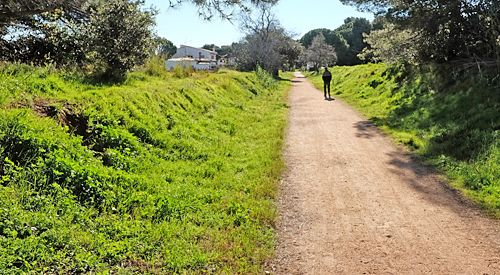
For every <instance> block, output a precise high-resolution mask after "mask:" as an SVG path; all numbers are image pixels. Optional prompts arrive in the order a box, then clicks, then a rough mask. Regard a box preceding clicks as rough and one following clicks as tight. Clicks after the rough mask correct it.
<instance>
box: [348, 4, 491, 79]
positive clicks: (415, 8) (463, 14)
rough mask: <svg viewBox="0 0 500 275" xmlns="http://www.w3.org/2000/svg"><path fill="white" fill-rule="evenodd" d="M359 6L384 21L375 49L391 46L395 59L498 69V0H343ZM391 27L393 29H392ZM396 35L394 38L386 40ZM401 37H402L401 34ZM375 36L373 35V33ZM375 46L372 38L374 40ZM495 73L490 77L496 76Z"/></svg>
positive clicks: (383, 49)
mask: <svg viewBox="0 0 500 275" xmlns="http://www.w3.org/2000/svg"><path fill="white" fill-rule="evenodd" d="M342 2H343V3H345V4H350V5H354V6H356V7H357V8H358V9H362V10H365V11H371V12H373V13H374V14H376V15H378V16H379V17H381V18H382V21H385V27H386V28H389V29H391V30H392V31H391V32H385V33H383V34H381V33H378V34H376V36H377V37H380V36H382V37H385V38H384V41H385V43H383V41H379V42H378V45H376V46H375V47H374V53H375V55H377V54H379V52H382V53H383V52H384V51H385V50H387V49H389V51H391V50H392V49H391V48H392V47H396V48H403V49H409V50H408V51H405V50H402V49H397V50H396V51H395V52H397V53H399V54H400V55H399V56H398V59H399V60H401V61H413V60H415V61H416V63H414V64H421V63H422V62H428V61H433V62H438V63H447V62H450V61H455V62H456V61H461V62H478V61H481V63H483V66H488V67H490V70H491V68H494V69H495V70H494V76H496V75H497V74H498V73H499V72H500V66H499V64H500V63H499V57H500V55H499V53H500V51H499V44H498V36H499V34H500V33H499V29H498V25H499V24H498V23H499V22H500V16H499V13H498V11H499V9H500V3H499V2H498V1H487V0H477V1H466V0H453V1H451V0H431V1H428V0H390V1H389V0H386V1H379V0H376V1H374V0H342ZM391 33H392V35H391ZM390 37H394V38H395V39H396V40H397V43H390V42H391V39H390ZM402 37H404V38H403V39H401V38H402ZM374 38H375V37H374ZM372 46H373V44H372ZM494 76H493V77H494Z"/></svg>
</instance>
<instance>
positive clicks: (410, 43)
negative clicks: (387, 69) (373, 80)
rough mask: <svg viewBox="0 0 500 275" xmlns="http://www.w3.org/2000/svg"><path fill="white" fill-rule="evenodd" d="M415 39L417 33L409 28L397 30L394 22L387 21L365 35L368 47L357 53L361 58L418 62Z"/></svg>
mask: <svg viewBox="0 0 500 275" xmlns="http://www.w3.org/2000/svg"><path fill="white" fill-rule="evenodd" d="M415 40H418V34H416V33H414V32H412V31H411V30H407V29H406V30H399V29H397V28H396V27H395V26H394V24H390V23H387V24H386V25H385V28H383V29H381V30H373V31H371V33H370V34H369V35H365V41H366V43H368V44H369V45H370V48H365V49H364V50H363V52H362V53H361V54H360V55H359V58H360V59H362V60H367V61H373V62H379V61H383V62H385V63H393V62H398V61H399V62H410V63H413V64H416V63H418V61H419V60H418V59H417V58H418V48H417V46H416V45H417V44H416V43H415Z"/></svg>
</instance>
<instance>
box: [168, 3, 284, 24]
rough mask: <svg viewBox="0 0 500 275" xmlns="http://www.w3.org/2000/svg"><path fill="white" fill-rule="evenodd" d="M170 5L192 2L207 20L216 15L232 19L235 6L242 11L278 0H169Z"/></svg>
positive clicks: (174, 6)
mask: <svg viewBox="0 0 500 275" xmlns="http://www.w3.org/2000/svg"><path fill="white" fill-rule="evenodd" d="M168 1H169V3H170V7H172V8H177V7H179V6H181V5H182V4H183V3H186V2H188V3H191V4H193V5H195V6H196V7H198V15H199V16H200V17H202V18H204V19H205V20H211V19H213V18H214V17H215V16H217V15H218V16H219V17H221V18H224V19H228V20H232V19H233V16H234V15H235V13H234V11H235V9H234V8H235V7H237V8H238V9H239V10H240V11H243V12H245V13H246V12H249V11H250V10H251V7H252V6H253V7H258V6H260V5H274V4H276V3H277V2H278V0H168Z"/></svg>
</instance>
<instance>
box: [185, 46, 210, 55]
mask: <svg viewBox="0 0 500 275" xmlns="http://www.w3.org/2000/svg"><path fill="white" fill-rule="evenodd" d="M182 47H188V48H193V49H197V50H201V51H207V52H210V53H214V54H217V52H216V51H211V50H207V49H202V48H198V47H193V46H188V45H180V46H179V49H180V48H182Z"/></svg>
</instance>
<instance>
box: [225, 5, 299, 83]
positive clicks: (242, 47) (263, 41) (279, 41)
mask: <svg viewBox="0 0 500 275" xmlns="http://www.w3.org/2000/svg"><path fill="white" fill-rule="evenodd" d="M240 22H241V29H242V30H243V31H244V32H245V33H246V36H245V38H244V39H243V40H242V41H240V43H237V44H233V53H234V56H235V57H236V59H237V63H238V69H241V70H244V71H253V70H255V69H256V67H257V64H259V66H261V67H262V68H263V69H264V70H266V71H268V72H270V73H271V74H272V75H273V76H278V72H279V70H280V69H283V68H284V67H285V66H287V67H291V66H293V65H294V62H295V61H296V60H297V59H298V57H299V55H300V53H301V52H302V47H301V46H300V45H299V43H298V42H296V41H294V40H293V39H292V38H291V35H290V34H288V33H287V32H286V30H285V29H284V28H283V27H281V25H280V23H279V21H278V20H277V19H276V18H275V17H274V15H273V12H272V10H271V7H270V6H269V5H263V4H261V5H259V13H258V15H257V16H256V18H253V17H252V16H251V15H250V14H244V15H243V16H242V18H241V19H240Z"/></svg>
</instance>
